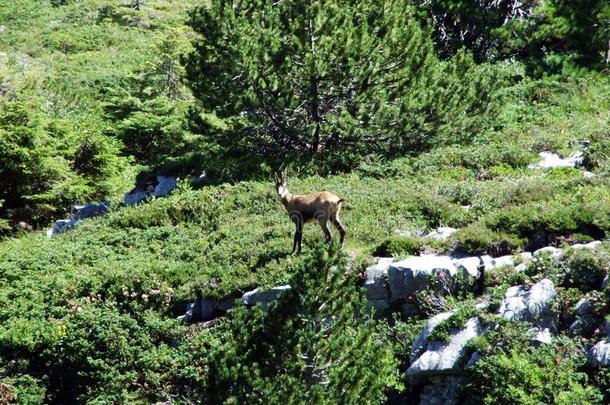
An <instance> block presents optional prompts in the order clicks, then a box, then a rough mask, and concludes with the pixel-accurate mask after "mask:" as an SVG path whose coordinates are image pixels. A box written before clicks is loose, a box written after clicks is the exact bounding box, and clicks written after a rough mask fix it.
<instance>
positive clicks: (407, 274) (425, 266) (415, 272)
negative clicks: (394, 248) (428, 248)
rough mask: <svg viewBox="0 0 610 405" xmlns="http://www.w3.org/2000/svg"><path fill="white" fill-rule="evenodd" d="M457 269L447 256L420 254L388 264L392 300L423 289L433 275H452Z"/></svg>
mask: <svg viewBox="0 0 610 405" xmlns="http://www.w3.org/2000/svg"><path fill="white" fill-rule="evenodd" d="M456 273H457V269H456V268H455V265H454V264H453V261H452V260H451V258H450V257H449V256H435V255H422V256H412V257H409V258H408V259H405V260H402V261H399V262H394V263H392V264H390V267H389V269H388V278H389V283H390V294H391V298H392V300H401V299H408V297H409V296H412V294H413V293H415V292H416V291H421V290H423V289H425V288H426V287H427V286H428V285H429V283H430V278H431V277H432V276H433V275H437V276H439V277H453V276H455V274H456Z"/></svg>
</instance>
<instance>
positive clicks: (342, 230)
mask: <svg viewBox="0 0 610 405" xmlns="http://www.w3.org/2000/svg"><path fill="white" fill-rule="evenodd" d="M333 225H334V226H335V228H337V229H338V230H339V235H341V239H340V241H341V246H343V241H344V240H345V234H346V233H347V230H346V229H345V226H343V224H342V223H341V221H340V220H339V215H338V214H337V215H335V216H334V217H333Z"/></svg>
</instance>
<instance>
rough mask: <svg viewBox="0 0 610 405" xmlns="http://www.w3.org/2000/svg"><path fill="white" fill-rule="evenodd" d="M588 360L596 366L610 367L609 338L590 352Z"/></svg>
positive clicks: (598, 343)
mask: <svg viewBox="0 0 610 405" xmlns="http://www.w3.org/2000/svg"><path fill="white" fill-rule="evenodd" d="M588 360H589V362H590V363H591V364H592V365H594V366H601V367H610V341H609V340H608V338H606V339H604V340H602V341H600V342H597V343H596V344H595V346H593V347H592V348H591V350H589V356H588Z"/></svg>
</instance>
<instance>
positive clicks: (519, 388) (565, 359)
mask: <svg viewBox="0 0 610 405" xmlns="http://www.w3.org/2000/svg"><path fill="white" fill-rule="evenodd" d="M584 361H585V359H584V356H583V354H582V352H581V351H580V350H578V348H577V347H575V344H574V343H572V342H561V343H559V344H555V345H544V346H541V347H538V348H533V347H527V346H525V347H523V346H513V347H510V348H507V349H505V350H500V351H498V352H497V353H495V354H492V355H489V356H485V357H483V358H482V359H480V360H479V361H477V362H476V363H475V364H474V365H473V366H472V367H469V368H468V369H467V373H466V384H465V386H464V390H463V393H464V400H465V403H471V404H480V403H484V404H496V403H511V404H532V405H533V404H540V403H545V404H565V405H568V404H572V403H588V404H595V403H599V404H601V403H602V396H601V394H600V392H599V390H598V389H597V388H595V387H594V386H591V385H589V383H588V378H587V375H586V374H584V373H583V372H581V371H580V370H579V368H580V367H581V366H582V365H583V364H584Z"/></svg>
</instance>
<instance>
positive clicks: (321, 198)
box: [275, 172, 346, 254]
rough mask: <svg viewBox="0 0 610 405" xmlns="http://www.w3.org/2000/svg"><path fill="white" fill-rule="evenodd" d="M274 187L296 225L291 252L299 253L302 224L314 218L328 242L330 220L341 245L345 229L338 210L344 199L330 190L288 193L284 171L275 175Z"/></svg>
mask: <svg viewBox="0 0 610 405" xmlns="http://www.w3.org/2000/svg"><path fill="white" fill-rule="evenodd" d="M275 189H276V191H277V193H278V195H279V197H280V199H281V201H282V204H283V205H284V207H286V211H288V216H289V217H290V219H291V221H292V222H293V223H294V224H295V227H296V230H295V234H294V241H293V244H292V254H294V253H295V252H296V253H297V254H300V253H301V244H302V240H303V225H304V224H306V223H308V222H312V221H314V220H316V221H318V222H319V224H320V226H321V227H322V231H323V232H324V236H325V237H326V240H327V241H328V242H330V241H331V240H332V234H331V233H330V230H329V229H328V221H329V220H330V221H331V222H332V223H333V225H334V226H335V227H336V228H337V230H339V234H340V238H341V239H340V240H341V245H343V241H344V240H345V234H346V230H345V227H344V226H343V224H342V223H341V221H340V220H339V211H340V210H341V203H342V202H343V201H345V199H343V198H340V197H338V196H337V195H336V194H334V193H331V192H330V191H320V192H317V193H311V194H297V195H293V194H290V192H288V187H287V185H286V173H285V172H282V173H281V174H279V175H277V176H276V182H275Z"/></svg>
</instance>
